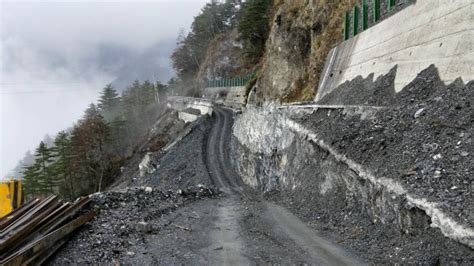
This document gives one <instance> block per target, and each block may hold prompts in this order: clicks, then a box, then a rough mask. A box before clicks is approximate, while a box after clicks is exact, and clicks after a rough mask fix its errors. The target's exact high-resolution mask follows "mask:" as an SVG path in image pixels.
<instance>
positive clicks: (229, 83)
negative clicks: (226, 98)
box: [207, 73, 256, 88]
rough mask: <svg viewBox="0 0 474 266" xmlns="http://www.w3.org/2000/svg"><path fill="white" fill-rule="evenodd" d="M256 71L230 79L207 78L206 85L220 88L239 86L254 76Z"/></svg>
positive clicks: (245, 83)
mask: <svg viewBox="0 0 474 266" xmlns="http://www.w3.org/2000/svg"><path fill="white" fill-rule="evenodd" d="M255 76H256V73H250V74H247V75H245V76H243V77H237V78H231V79H215V80H209V81H208V84H207V87H208V88H221V87H241V86H245V85H247V83H249V82H250V81H251V80H252V79H253V78H255Z"/></svg>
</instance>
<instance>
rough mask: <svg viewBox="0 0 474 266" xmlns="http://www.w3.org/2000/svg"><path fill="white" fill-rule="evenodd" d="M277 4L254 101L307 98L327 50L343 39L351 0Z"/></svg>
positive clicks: (310, 94)
mask: <svg viewBox="0 0 474 266" xmlns="http://www.w3.org/2000/svg"><path fill="white" fill-rule="evenodd" d="M278 2H283V3H280V4H278V3H277V4H276V7H275V10H276V12H275V15H274V17H273V19H272V20H271V23H272V26H271V31H270V35H269V38H268V40H267V44H266V52H265V55H264V59H263V65H262V70H261V76H260V80H259V83H258V86H257V88H256V90H255V92H256V97H255V99H254V101H256V102H260V103H261V102H264V101H283V102H287V101H294V100H308V99H311V96H312V95H314V93H315V91H316V87H317V84H318V81H319V76H320V73H321V71H322V69H323V67H324V62H325V59H326V55H327V53H328V52H329V50H330V49H331V48H332V47H333V46H335V45H336V44H337V43H338V42H340V41H341V40H342V39H341V38H342V26H343V21H342V19H341V18H343V17H344V16H343V14H344V12H345V10H347V9H348V8H349V7H350V6H351V4H352V3H353V2H355V1H354V0H351V1H342V0H336V1H316V0H305V1H302V0H296V1H294V0H286V1H278Z"/></svg>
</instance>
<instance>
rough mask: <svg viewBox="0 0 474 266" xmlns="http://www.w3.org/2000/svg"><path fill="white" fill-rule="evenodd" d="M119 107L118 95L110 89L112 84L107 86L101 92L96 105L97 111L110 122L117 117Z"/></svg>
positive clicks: (112, 88)
mask: <svg viewBox="0 0 474 266" xmlns="http://www.w3.org/2000/svg"><path fill="white" fill-rule="evenodd" d="M119 105H120V97H119V94H118V93H117V91H116V90H115V89H114V87H112V84H108V85H107V86H105V88H104V89H103V90H102V93H101V96H100V98H99V103H98V104H97V107H98V109H99V110H100V112H101V113H102V115H103V116H104V118H105V119H106V120H107V121H111V120H113V119H114V118H115V117H116V116H117V112H118V108H119Z"/></svg>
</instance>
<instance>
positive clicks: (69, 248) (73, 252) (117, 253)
mask: <svg viewBox="0 0 474 266" xmlns="http://www.w3.org/2000/svg"><path fill="white" fill-rule="evenodd" d="M219 196H220V192H219V191H218V190H216V189H213V188H208V187H205V186H202V185H201V186H195V187H189V188H187V189H180V190H177V191H161V190H156V189H153V188H151V187H135V188H128V189H123V190H119V191H110V192H105V193H96V194H94V195H92V196H91V203H90V204H89V208H93V209H97V210H99V211H100V213H99V215H98V216H97V218H96V219H94V220H93V221H92V222H90V223H88V224H86V225H85V226H84V227H83V228H82V229H81V230H80V231H79V232H78V233H77V234H75V235H74V236H73V237H71V239H70V241H69V242H68V243H67V244H66V245H65V246H64V247H63V248H62V249H61V250H60V251H59V252H58V254H56V256H55V257H54V259H53V260H52V261H51V262H50V264H51V265H64V264H71V263H74V264H97V263H99V264H101V263H112V262H116V263H119V262H120V261H121V258H123V257H124V256H134V255H135V253H137V250H138V251H139V250H140V246H143V245H144V244H145V243H144V236H146V235H148V234H159V232H160V230H163V229H164V228H165V227H167V226H175V227H179V226H180V225H173V224H170V223H163V222H162V221H161V220H160V217H162V216H163V215H166V214H169V213H171V212H173V211H175V210H177V209H178V208H181V207H183V206H187V205H189V204H191V203H193V202H196V201H199V200H203V199H209V198H216V197H219Z"/></svg>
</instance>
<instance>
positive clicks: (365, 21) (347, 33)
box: [344, 0, 409, 40]
mask: <svg viewBox="0 0 474 266" xmlns="http://www.w3.org/2000/svg"><path fill="white" fill-rule="evenodd" d="M370 1H372V4H371V5H369V3H370ZM381 1H385V2H384V6H385V7H386V11H383V12H384V16H385V14H387V13H390V12H393V11H394V8H395V5H396V3H397V1H396V0H361V4H360V6H359V5H355V6H354V7H353V8H352V10H351V11H347V12H346V14H345V17H344V40H348V39H349V38H351V37H354V36H356V35H357V34H359V33H360V32H361V31H364V30H366V29H368V28H369V23H372V24H375V23H377V22H378V21H379V20H380V18H381V13H382V5H381ZM407 2H409V1H407V0H405V1H404V3H407ZM370 6H371V7H372V10H370V8H369V7H370ZM384 9H385V8H384ZM360 19H361V20H362V24H361V26H360V22H359V20H360Z"/></svg>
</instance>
